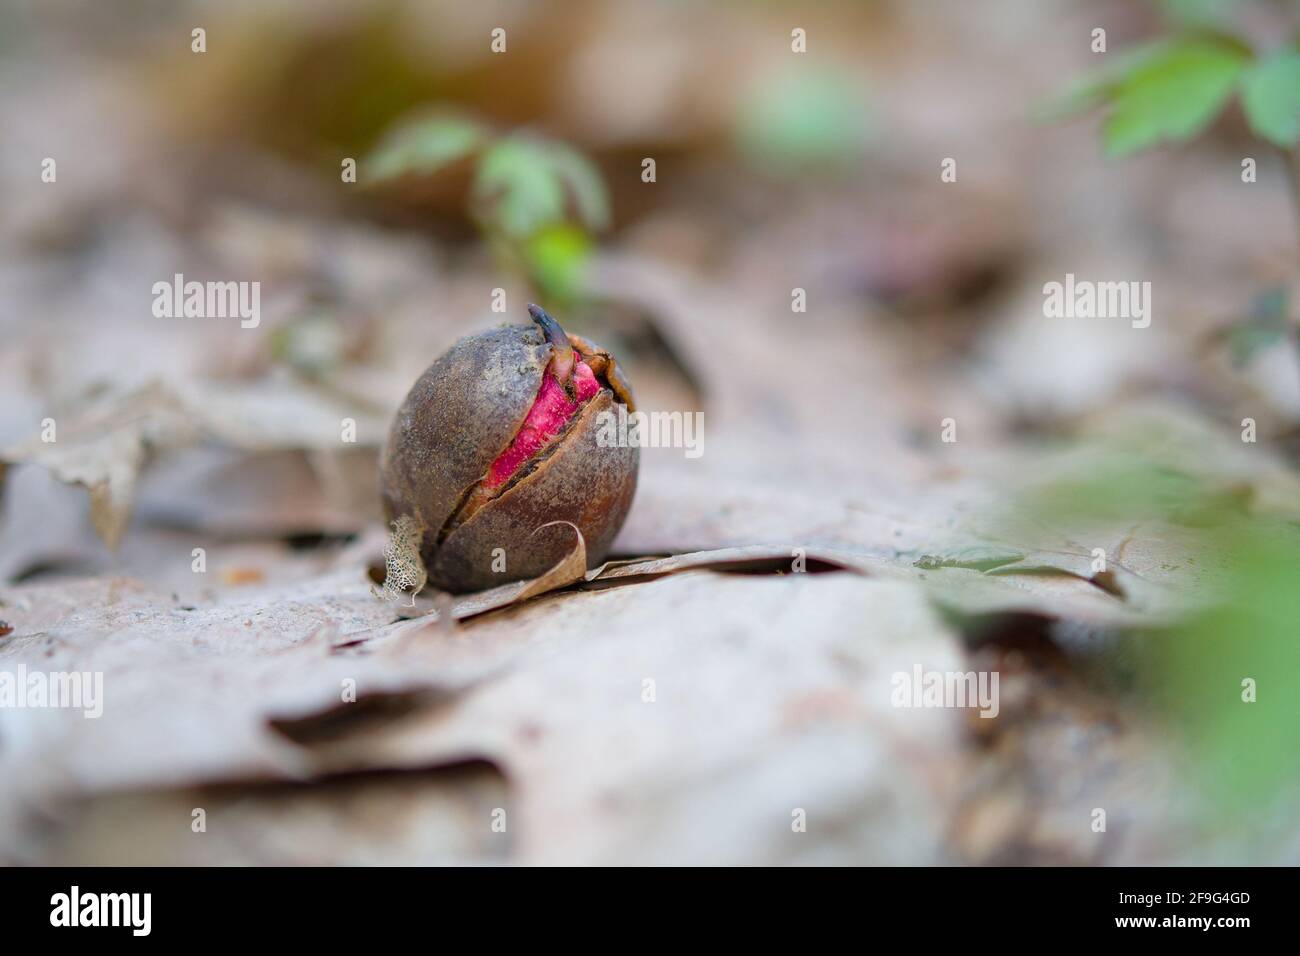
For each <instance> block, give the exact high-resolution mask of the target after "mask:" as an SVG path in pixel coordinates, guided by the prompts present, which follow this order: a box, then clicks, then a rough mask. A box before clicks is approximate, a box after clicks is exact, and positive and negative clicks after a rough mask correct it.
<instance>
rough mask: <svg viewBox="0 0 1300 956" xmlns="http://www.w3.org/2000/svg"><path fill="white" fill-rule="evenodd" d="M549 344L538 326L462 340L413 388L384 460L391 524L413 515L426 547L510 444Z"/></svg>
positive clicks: (384, 488) (532, 396)
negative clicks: (422, 534)
mask: <svg viewBox="0 0 1300 956" xmlns="http://www.w3.org/2000/svg"><path fill="white" fill-rule="evenodd" d="M550 357H551V347H550V345H548V344H547V342H546V340H545V339H544V338H543V337H542V333H541V332H540V331H539V330H538V329H537V328H536V327H534V326H526V325H516V326H506V327H502V328H497V329H490V330H489V331H486V332H480V333H479V334H477V335H471V336H468V337H466V338H463V339H461V340H460V341H459V342H457V343H456V344H455V345H453V346H452V347H451V348H450V349H449V350H448V351H447V352H446V353H444V354H443V355H442V356H441V357H440V358H439V359H438V360H437V361H436V362H434V363H433V364H432V365H430V366H429V367H428V368H427V369H426V370H425V372H424V374H423V375H421V376H420V377H419V379H417V380H416V382H415V384H414V385H413V386H411V390H410V392H408V393H407V396H406V398H405V400H404V401H403V402H402V405H401V407H400V408H399V409H398V411H397V416H396V418H394V420H393V425H392V428H391V429H390V430H389V433H388V441H387V442H386V443H385V445H384V452H383V456H382V458H381V462H380V483H381V492H382V495H383V501H384V511H385V514H386V515H387V519H388V521H390V522H391V521H393V520H395V519H396V518H398V517H400V516H401V515H410V516H411V517H412V518H414V519H415V520H416V522H417V523H418V524H419V525H420V526H421V527H422V528H423V529H424V550H425V551H426V553H427V552H428V550H429V547H430V545H431V544H433V543H435V542H436V539H437V535H438V533H439V531H441V529H442V527H443V526H444V525H445V524H446V523H447V520H448V519H449V518H450V517H451V516H452V514H453V513H454V512H455V510H456V508H457V507H458V506H459V504H460V501H461V498H462V496H463V495H464V494H465V492H466V490H467V489H469V488H471V487H472V486H473V485H474V484H476V483H477V482H478V481H479V480H480V479H481V478H482V477H483V476H484V475H485V474H486V473H487V470H488V468H489V467H490V466H491V464H492V462H493V461H495V460H496V458H497V456H498V455H499V454H501V452H502V451H503V450H504V449H505V448H506V446H507V445H509V444H510V440H511V439H512V438H513V437H514V435H515V433H516V432H518V431H519V427H520V426H521V425H522V424H523V422H524V418H525V417H526V416H527V415H528V410H529V409H530V408H532V405H533V400H534V399H535V398H536V397H537V392H538V390H539V389H540V388H541V384H542V373H543V372H544V371H545V369H546V364H547V362H549V361H550Z"/></svg>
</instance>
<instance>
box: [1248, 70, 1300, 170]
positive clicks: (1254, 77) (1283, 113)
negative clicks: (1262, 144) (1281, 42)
mask: <svg viewBox="0 0 1300 956" xmlns="http://www.w3.org/2000/svg"><path fill="white" fill-rule="evenodd" d="M1241 103H1242V106H1243V107H1245V110H1246V120H1247V121H1248V122H1249V123H1250V128H1251V130H1252V131H1253V132H1254V133H1255V135H1256V136H1258V137H1260V138H1261V139H1266V140H1268V141H1269V142H1270V143H1273V144H1275V145H1277V146H1281V147H1282V148H1283V149H1287V148H1289V147H1291V146H1294V145H1295V144H1296V142H1297V141H1298V140H1300V50H1294V49H1289V50H1282V51H1279V52H1277V53H1274V54H1273V55H1272V56H1269V57H1267V58H1265V59H1263V60H1260V61H1259V62H1258V63H1254V64H1252V65H1251V67H1250V69H1248V70H1247V71H1246V74H1245V76H1243V77H1242V81H1241Z"/></svg>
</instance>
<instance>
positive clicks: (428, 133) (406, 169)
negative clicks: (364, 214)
mask: <svg viewBox="0 0 1300 956" xmlns="http://www.w3.org/2000/svg"><path fill="white" fill-rule="evenodd" d="M487 139H488V133H487V131H486V130H485V129H484V128H483V127H482V126H481V125H479V124H478V123H475V122H474V121H473V120H469V119H465V118H463V117H459V116H427V117H421V118H419V119H415V120H409V121H406V122H403V123H400V124H398V125H397V126H396V127H394V128H393V129H392V130H391V131H390V132H389V133H388V135H387V136H385V137H384V140H383V141H382V142H381V143H380V144H379V146H378V147H377V148H376V149H375V151H374V152H373V153H371V154H370V156H368V157H367V158H366V159H365V160H364V162H363V163H362V173H363V176H364V178H365V180H366V181H367V182H372V183H373V182H381V181H383V180H388V179H396V178H398V177H400V176H406V175H421V176H431V175H433V174H434V173H436V172H438V171H439V170H441V169H443V168H444V167H446V166H449V165H451V164H452V163H454V162H456V161H457V160H459V159H464V158H465V157H466V156H470V155H472V154H473V153H475V152H477V151H478V150H479V149H481V148H482V147H483V145H484V144H485V143H486V142H487Z"/></svg>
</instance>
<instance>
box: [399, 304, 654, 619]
mask: <svg viewBox="0 0 1300 956" xmlns="http://www.w3.org/2000/svg"><path fill="white" fill-rule="evenodd" d="M528 312H529V315H531V316H532V319H533V323H534V324H533V325H515V326H506V327H502V328H496V329H491V330H489V331H486V332H480V333H479V334H477V335H471V336H468V337H466V338H463V339H461V340H460V341H459V342H457V343H456V344H455V345H453V346H452V347H451V349H450V350H448V351H447V352H446V353H444V354H443V355H442V357H441V358H439V359H438V360H437V361H436V362H434V363H433V364H432V365H430V366H429V368H428V369H426V370H425V372H424V374H423V375H421V376H420V378H419V379H418V380H417V381H416V383H415V385H414V386H412V387H411V390H410V392H408V393H407V396H406V399H405V400H404V401H403V402H402V405H401V407H400V408H399V409H398V411H397V417H396V418H395V419H394V421H393V425H392V428H391V430H390V431H389V435H388V441H387V444H386V445H385V447H384V451H383V455H382V458H381V462H380V468H381V475H380V478H381V488H382V493H383V502H384V512H385V514H386V515H387V518H388V520H389V522H391V523H394V524H395V526H396V524H397V523H400V525H401V528H402V529H411V530H413V531H414V532H415V533H416V534H418V537H416V538H414V540H418V541H419V542H420V546H419V556H420V559H421V560H422V562H423V564H424V569H425V571H426V572H427V575H428V580H429V582H430V583H432V584H433V585H434V586H435V587H436V588H439V589H440V590H443V591H450V592H452V593H454V594H461V593H464V592H467V591H479V590H483V589H485V588H490V587H494V586H496V585H499V584H504V583H507V582H509V581H517V580H521V579H524V578H532V577H537V576H538V575H540V574H542V573H543V572H545V571H547V570H548V569H549V568H551V567H553V566H554V565H555V564H556V563H558V562H559V561H560V560H561V559H563V558H564V557H565V556H566V555H567V554H568V553H569V552H570V551H571V550H572V548H573V545H574V543H575V537H574V534H573V529H572V528H570V527H568V524H572V525H574V526H575V527H577V529H578V530H579V531H580V532H581V533H582V537H583V540H584V542H585V544H586V549H587V562H588V566H589V567H594V566H595V565H596V564H598V563H599V562H600V561H601V560H602V559H603V558H604V556H605V554H606V552H608V550H609V546H610V544H611V543H613V540H614V536H615V535H616V534H618V531H619V528H621V527H622V525H623V520H624V519H625V518H626V517H627V512H628V509H629V508H630V507H631V505H632V495H633V494H634V493H635V491H636V473H637V465H638V463H639V452H638V450H637V448H635V447H618V446H617V445H615V444H613V443H611V442H608V441H607V442H605V443H604V445H605V447H602V444H601V443H600V442H599V441H598V440H597V439H598V436H599V434H600V432H601V430H602V423H604V422H607V421H608V420H609V419H608V418H607V415H616V414H617V413H618V406H619V405H624V406H626V407H627V410H628V412H631V411H634V410H635V409H634V405H633V401H632V393H631V390H630V389H629V387H628V384H627V381H626V380H625V379H624V378H623V375H622V372H621V370H620V369H619V367H618V365H617V363H616V362H615V361H614V358H613V357H612V356H611V355H610V354H609V353H608V352H606V351H605V350H604V349H601V348H598V347H597V346H595V345H592V344H591V343H590V342H588V341H586V340H585V339H582V338H580V337H578V336H576V335H568V334H566V333H565V331H564V329H562V328H561V327H560V324H559V323H558V322H556V321H555V319H553V318H552V317H551V316H550V315H548V314H547V313H546V312H545V311H544V310H543V309H541V308H540V307H538V306H536V305H530V306H529V307H528ZM606 434H609V430H608V429H606Z"/></svg>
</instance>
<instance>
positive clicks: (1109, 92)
mask: <svg viewBox="0 0 1300 956" xmlns="http://www.w3.org/2000/svg"><path fill="white" fill-rule="evenodd" d="M1170 46H1171V42H1170V41H1169V40H1157V41H1156V42H1154V43H1148V44H1146V45H1144V46H1140V47H1138V48H1136V49H1133V50H1126V51H1124V52H1122V53H1107V54H1106V55H1105V62H1106V65H1105V66H1103V67H1102V68H1101V69H1099V70H1097V71H1096V72H1094V73H1092V74H1090V75H1089V76H1087V77H1085V78H1084V79H1083V80H1081V81H1079V82H1077V83H1075V84H1074V85H1072V86H1071V87H1070V88H1069V89H1067V90H1066V91H1065V92H1064V93H1062V94H1059V95H1057V96H1056V97H1054V98H1052V99H1049V100H1047V101H1046V102H1044V103H1042V104H1041V105H1039V106H1038V107H1036V108H1035V110H1034V115H1035V117H1036V118H1037V119H1039V120H1042V121H1047V122H1050V121H1052V120H1058V119H1064V118H1065V117H1067V116H1072V115H1075V114H1077V113H1083V112H1086V111H1088V110H1090V109H1092V108H1094V107H1096V106H1100V105H1101V104H1103V103H1106V102H1109V101H1110V99H1111V98H1112V97H1113V96H1114V95H1115V92H1116V91H1117V90H1118V89H1119V88H1120V87H1121V86H1122V85H1123V83H1124V80H1125V78H1126V77H1127V76H1128V75H1129V74H1130V73H1132V72H1133V71H1134V70H1136V69H1137V68H1138V67H1139V66H1142V65H1144V64H1145V63H1147V62H1148V61H1150V60H1152V59H1155V58H1156V57H1159V56H1161V55H1162V54H1164V53H1166V52H1167V51H1168V50H1169V47H1170Z"/></svg>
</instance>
